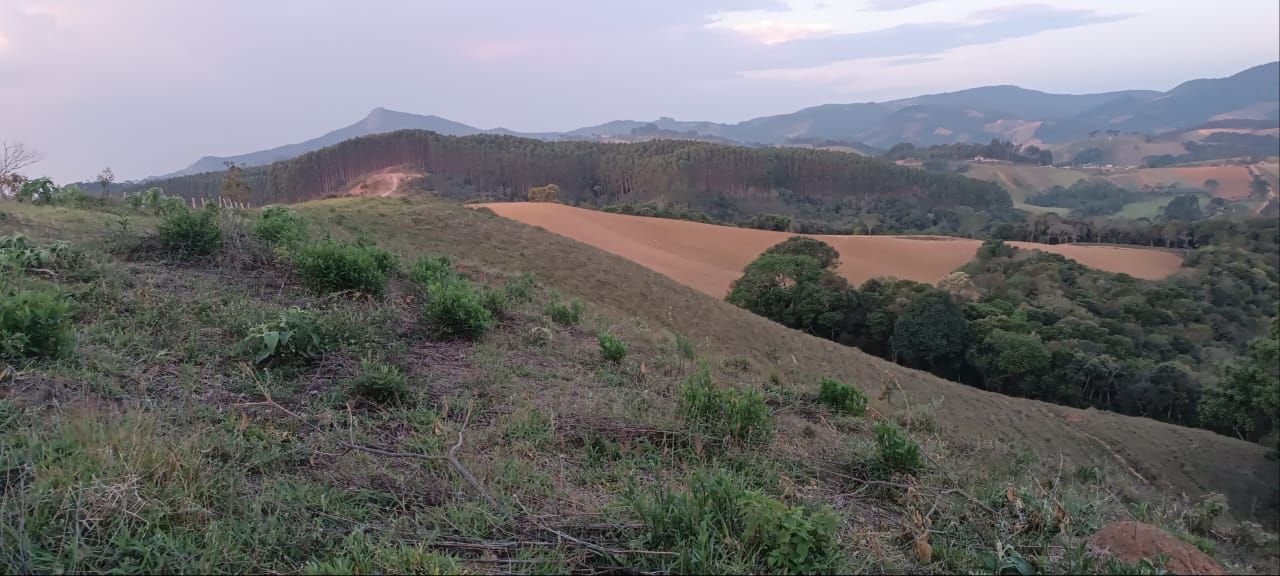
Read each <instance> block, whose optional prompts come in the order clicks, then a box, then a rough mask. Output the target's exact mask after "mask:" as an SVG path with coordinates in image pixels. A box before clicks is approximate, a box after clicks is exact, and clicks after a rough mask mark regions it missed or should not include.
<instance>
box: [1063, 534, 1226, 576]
mask: <svg viewBox="0 0 1280 576" xmlns="http://www.w3.org/2000/svg"><path fill="white" fill-rule="evenodd" d="M1089 548H1090V549H1092V550H1095V551H1098V552H1099V553H1102V554H1110V555H1112V556H1115V557H1116V558H1118V559H1120V560H1122V561H1124V562H1126V563H1129V564H1136V563H1137V562H1138V561H1140V560H1142V559H1143V558H1147V559H1149V560H1155V558H1156V556H1161V555H1163V556H1165V557H1166V558H1168V562H1167V563H1166V564H1165V569H1166V570H1168V571H1169V572H1170V573H1173V574H1226V573H1227V572H1226V571H1225V570H1223V569H1222V566H1220V565H1219V564H1218V563H1217V561H1215V560H1214V559H1213V558H1212V557H1210V556H1209V555H1208V554H1205V553H1204V552H1201V551H1200V549H1199V548H1196V547H1195V546H1194V545H1191V544H1189V543H1187V542H1183V541H1182V540H1179V539H1178V537H1177V536H1174V535H1173V534H1170V533H1168V532H1165V531H1164V530H1161V529H1159V528H1156V527H1155V526H1152V525H1150V524H1143V523H1142V522H1116V523H1115V524H1110V525H1108V526H1106V527H1105V528H1103V529H1102V530H1099V531H1098V532H1097V533H1095V534H1094V535H1093V536H1090V537H1089Z"/></svg>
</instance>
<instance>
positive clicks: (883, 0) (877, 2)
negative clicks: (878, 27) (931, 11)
mask: <svg viewBox="0 0 1280 576" xmlns="http://www.w3.org/2000/svg"><path fill="white" fill-rule="evenodd" d="M936 1H937V0H871V5H870V6H868V7H867V9H868V10H873V11H877V12H892V11H894V10H902V9H904V8H910V7H912V6H919V5H921V4H929V3H931V2H936Z"/></svg>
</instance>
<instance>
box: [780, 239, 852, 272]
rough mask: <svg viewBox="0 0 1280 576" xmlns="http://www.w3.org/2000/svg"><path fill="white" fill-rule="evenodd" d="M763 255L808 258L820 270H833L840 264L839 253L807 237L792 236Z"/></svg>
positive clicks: (825, 244)
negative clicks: (789, 255)
mask: <svg viewBox="0 0 1280 576" xmlns="http://www.w3.org/2000/svg"><path fill="white" fill-rule="evenodd" d="M764 253H765V254H791V255H794V256H808V257H810V258H813V259H814V260H816V261H817V262H818V266H821V267H822V268H834V267H835V266H837V265H838V264H840V252H838V251H836V249H835V248H832V247H831V245H830V244H827V243H826V242H823V241H821V240H815V239H813V238H809V237H808V236H792V237H790V238H787V239H786V240H783V241H782V242H780V243H778V244H774V245H773V246H770V247H769V249H768V250H765V251H764Z"/></svg>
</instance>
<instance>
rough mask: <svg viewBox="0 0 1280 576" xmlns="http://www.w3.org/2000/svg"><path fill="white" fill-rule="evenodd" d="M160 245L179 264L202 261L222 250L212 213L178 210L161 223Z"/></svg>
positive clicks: (220, 236) (218, 231)
mask: <svg viewBox="0 0 1280 576" xmlns="http://www.w3.org/2000/svg"><path fill="white" fill-rule="evenodd" d="M159 232H160V242H161V243H162V244H164V247H165V248H166V249H168V250H169V252H170V253H171V254H173V256H174V257H176V258H177V259H178V260H185V261H194V260H202V259H205V258H208V257H210V256H213V255H214V254H217V253H218V251H220V250H222V229H221V228H218V223H217V222H215V221H214V213H213V211H211V210H198V211H191V210H185V209H184V210H179V211H176V212H174V213H173V214H170V215H169V216H168V217H166V218H165V219H164V221H163V222H161V223H160V227H159Z"/></svg>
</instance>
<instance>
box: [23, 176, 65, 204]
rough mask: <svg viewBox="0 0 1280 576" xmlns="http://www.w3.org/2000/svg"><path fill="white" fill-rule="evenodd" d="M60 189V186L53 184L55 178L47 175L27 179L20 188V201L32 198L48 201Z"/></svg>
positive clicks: (38, 200)
mask: <svg viewBox="0 0 1280 576" xmlns="http://www.w3.org/2000/svg"><path fill="white" fill-rule="evenodd" d="M57 191H58V187H57V186H55V185H54V184H53V180H50V179H49V178H47V177H42V178H36V179H34V180H27V181H26V182H23V183H22V187H21V188H19V189H18V195H17V196H18V201H19V202H22V201H23V200H31V201H32V202H37V203H38V202H42V201H43V202H48V201H49V198H51V197H52V196H53V193H54V192H57Z"/></svg>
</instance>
